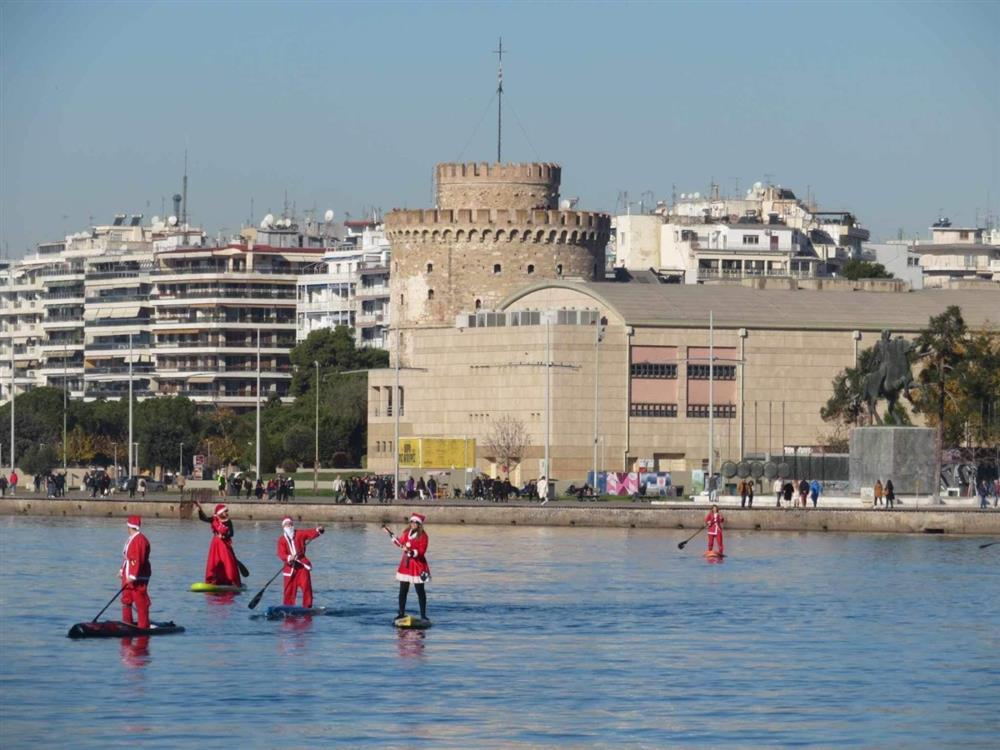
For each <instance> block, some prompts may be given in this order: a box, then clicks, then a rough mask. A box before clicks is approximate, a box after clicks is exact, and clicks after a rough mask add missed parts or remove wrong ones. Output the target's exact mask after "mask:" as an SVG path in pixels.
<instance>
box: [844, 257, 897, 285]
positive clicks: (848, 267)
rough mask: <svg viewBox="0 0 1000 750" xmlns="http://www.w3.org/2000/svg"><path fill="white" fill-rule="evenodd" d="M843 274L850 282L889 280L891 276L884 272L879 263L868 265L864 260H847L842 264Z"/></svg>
mask: <svg viewBox="0 0 1000 750" xmlns="http://www.w3.org/2000/svg"><path fill="white" fill-rule="evenodd" d="M842 270H843V274H844V277H845V278H848V279H850V280H851V281H857V280H858V279H891V278H893V275H892V274H891V273H889V272H888V271H886V270H885V266H883V265H882V264H881V263H869V262H868V261H865V260H849V261H847V263H845V264H844V267H843V269H842Z"/></svg>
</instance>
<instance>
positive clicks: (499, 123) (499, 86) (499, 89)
mask: <svg viewBox="0 0 1000 750" xmlns="http://www.w3.org/2000/svg"><path fill="white" fill-rule="evenodd" d="M494 52H496V55H497V164H499V163H500V142H501V141H500V136H501V133H502V124H503V37H500V44H499V46H498V47H497V48H496V49H495V50H494Z"/></svg>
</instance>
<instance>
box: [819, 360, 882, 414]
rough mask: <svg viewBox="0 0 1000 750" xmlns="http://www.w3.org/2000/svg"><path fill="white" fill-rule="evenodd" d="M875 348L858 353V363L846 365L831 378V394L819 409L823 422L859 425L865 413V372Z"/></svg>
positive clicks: (868, 367)
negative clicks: (850, 365)
mask: <svg viewBox="0 0 1000 750" xmlns="http://www.w3.org/2000/svg"><path fill="white" fill-rule="evenodd" d="M874 358H875V348H874V347H868V348H867V349H865V350H863V351H862V352H861V353H860V354H859V355H858V363H857V365H855V366H854V367H847V368H845V369H844V370H842V371H841V372H840V373H839V374H838V375H837V377H835V378H834V379H833V395H832V396H830V398H829V399H828V400H827V402H826V406H824V407H823V408H822V409H820V412H819V415H820V417H821V418H822V419H823V421H824V422H835V423H839V424H842V425H845V426H848V425H851V426H856V425H860V424H861V423H862V422H863V417H864V414H865V398H864V394H865V373H866V372H868V371H869V370H870V369H871V366H872V361H873V360H874Z"/></svg>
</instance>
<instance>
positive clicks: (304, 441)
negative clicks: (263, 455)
mask: <svg viewBox="0 0 1000 750" xmlns="http://www.w3.org/2000/svg"><path fill="white" fill-rule="evenodd" d="M281 442H282V447H283V448H284V449H285V451H284V454H285V456H287V457H289V458H294V459H295V460H296V461H298V462H299V463H300V464H306V463H312V460H313V458H314V454H315V452H316V451H315V433H314V431H313V430H310V429H309V428H308V427H305V426H304V425H301V424H296V425H293V426H292V427H291V428H290V429H289V430H287V431H286V432H285V435H284V438H282V441H281Z"/></svg>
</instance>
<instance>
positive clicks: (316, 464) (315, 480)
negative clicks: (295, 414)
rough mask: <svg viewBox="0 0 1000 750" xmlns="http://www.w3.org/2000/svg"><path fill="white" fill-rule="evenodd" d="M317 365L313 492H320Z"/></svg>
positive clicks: (317, 363) (316, 362)
mask: <svg viewBox="0 0 1000 750" xmlns="http://www.w3.org/2000/svg"><path fill="white" fill-rule="evenodd" d="M313 364H314V365H316V452H315V455H314V456H313V492H317V491H318V490H319V362H318V361H316V360H314V361H313Z"/></svg>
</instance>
